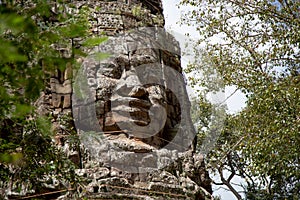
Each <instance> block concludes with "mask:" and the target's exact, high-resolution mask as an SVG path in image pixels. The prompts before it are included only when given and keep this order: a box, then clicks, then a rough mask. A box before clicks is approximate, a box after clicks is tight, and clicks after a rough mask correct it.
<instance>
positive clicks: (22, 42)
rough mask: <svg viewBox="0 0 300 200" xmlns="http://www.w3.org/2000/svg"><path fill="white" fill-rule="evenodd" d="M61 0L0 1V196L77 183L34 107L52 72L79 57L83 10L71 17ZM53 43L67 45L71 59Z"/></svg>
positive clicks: (45, 119)
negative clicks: (57, 184) (76, 41)
mask: <svg viewBox="0 0 300 200" xmlns="http://www.w3.org/2000/svg"><path fill="white" fill-rule="evenodd" d="M61 3H62V2H60V1H56V2H54V1H53V2H52V3H51V1H50V3H49V2H48V1H43V0H33V1H0V44H1V45H0V85H1V86H0V188H1V190H0V198H1V196H2V195H3V196H4V195H8V194H9V193H10V192H12V191H14V192H21V193H22V192H26V191H27V192H30V191H34V192H35V193H37V194H39V193H44V192H47V191H48V190H45V184H50V185H51V184H54V185H55V183H54V182H55V180H59V181H60V183H64V184H62V185H60V186H59V187H58V189H70V188H72V187H73V185H74V184H76V177H75V176H74V169H75V166H74V164H73V163H72V162H71V161H69V160H68V159H66V158H65V156H64V155H63V153H62V152H61V150H59V149H58V148H56V147H55V146H54V145H53V141H52V136H53V132H52V131H51V122H50V120H49V117H48V116H39V115H38V114H37V112H36V107H35V105H34V103H35V102H36V101H37V99H38V98H39V97H40V95H41V91H42V90H44V88H45V86H46V85H47V82H48V81H49V77H50V75H51V73H53V72H55V70H57V69H60V70H62V71H63V70H64V68H65V67H66V65H67V63H68V64H71V65H73V67H74V69H75V68H76V61H75V59H76V57H78V56H80V55H84V53H83V52H82V51H80V50H79V49H78V48H75V47H74V43H73V40H74V38H78V37H80V38H82V39H85V38H87V37H88V35H89V30H88V29H89V27H88V23H87V18H86V14H85V12H84V9H83V10H82V13H79V14H78V15H76V16H74V15H70V14H68V13H67V12H65V10H64V9H65V8H64V6H61V5H62V4H61ZM53 44H55V45H56V46H57V45H58V46H62V47H66V46H67V47H69V46H70V51H71V52H72V55H71V56H70V58H65V57H63V56H62V55H61V52H59V51H57V49H56V48H55V45H53ZM48 189H49V187H48ZM11 194H12V193H11Z"/></svg>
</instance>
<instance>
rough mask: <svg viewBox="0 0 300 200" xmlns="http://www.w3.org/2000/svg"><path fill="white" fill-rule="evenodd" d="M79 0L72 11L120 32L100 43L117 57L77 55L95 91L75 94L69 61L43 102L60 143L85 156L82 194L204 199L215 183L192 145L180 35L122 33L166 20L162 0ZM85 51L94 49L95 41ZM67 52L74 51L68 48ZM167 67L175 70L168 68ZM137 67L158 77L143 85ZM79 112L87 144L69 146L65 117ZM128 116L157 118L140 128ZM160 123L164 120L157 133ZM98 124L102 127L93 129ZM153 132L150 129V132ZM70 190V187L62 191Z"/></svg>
mask: <svg viewBox="0 0 300 200" xmlns="http://www.w3.org/2000/svg"><path fill="white" fill-rule="evenodd" d="M72 4H73V5H75V8H74V6H72V7H71V6H70V7H68V5H66V7H67V8H68V9H67V10H68V12H70V13H73V14H76V13H78V10H79V9H83V8H84V9H86V8H87V9H88V10H89V12H90V19H89V20H90V25H91V32H92V33H93V34H95V35H100V33H103V32H105V33H106V35H108V36H110V37H111V38H115V39H111V40H109V42H110V43H109V45H107V44H106V45H102V46H100V47H96V51H99V48H100V50H101V52H102V51H107V52H113V53H114V55H113V56H112V57H111V58H109V59H107V60H105V61H103V62H98V61H95V60H93V57H92V56H91V57H89V58H88V59H86V58H78V60H79V61H80V62H81V63H82V66H83V69H84V71H83V72H84V73H83V74H84V75H85V76H86V78H87V84H88V87H89V88H90V89H91V91H90V93H89V95H90V96H89V97H90V98H88V99H85V100H84V101H77V102H75V101H74V98H73V100H72V94H74V91H73V89H72V85H71V82H72V81H71V78H72V73H71V72H70V71H72V70H71V69H70V67H67V68H66V70H65V71H58V72H57V73H56V74H53V75H52V78H51V80H50V82H49V86H48V89H47V91H45V93H44V95H43V97H42V98H41V101H40V102H38V105H39V108H40V111H41V113H43V114H50V115H51V116H52V117H53V129H54V131H55V132H56V133H57V136H56V143H57V145H59V146H61V147H62V148H63V149H64V150H65V151H66V154H67V155H69V157H70V158H72V159H73V160H74V162H75V163H77V164H78V166H79V168H80V169H78V170H77V171H76V173H77V174H78V175H80V176H81V177H83V178H84V179H85V181H86V183H87V184H86V186H85V188H82V190H81V191H79V193H80V195H81V196H82V197H84V196H85V197H88V199H105V198H110V199H117V198H120V199H166V198H171V199H205V198H206V196H209V195H206V194H205V192H204V191H203V189H205V190H206V191H208V192H209V193H211V184H210V179H209V176H208V173H207V171H206V170H205V165H204V161H203V157H201V155H195V154H194V152H193V150H192V147H193V144H192V141H193V137H194V133H193V131H194V130H193V128H192V127H191V125H192V124H191V121H190V117H189V107H190V105H189V100H188V97H187V92H186V89H185V85H184V84H178V81H179V80H180V81H179V82H180V83H184V81H183V77H182V74H181V72H182V68H181V64H180V48H179V45H178V42H177V41H175V39H174V38H173V36H172V35H170V34H167V33H160V34H157V35H158V36H157V38H155V40H158V41H160V42H159V43H155V42H154V41H153V36H149V35H148V36H149V37H145V36H147V35H144V36H143V35H142V34H141V35H132V37H126V41H124V40H122V38H121V37H119V38H118V36H120V34H121V33H123V34H125V33H126V31H128V30H130V29H136V28H137V27H145V26H147V27H161V28H163V26H164V18H163V16H162V6H161V5H162V4H161V1H160V0H147V1H138V0H128V1H125V0H124V1H123V0H118V1H74V2H72ZM127 36H128V35H127ZM124 43H126V45H124ZM78 45H80V40H78ZM145 46H148V48H145ZM154 47H155V48H154ZM115 49H118V50H119V52H117V53H116V51H114V50H115ZM166 49H167V50H166ZM86 51H88V52H90V53H92V52H95V49H92V50H91V49H87V50H86ZM64 52H65V53H64V54H63V55H64V56H65V57H68V56H69V54H70V53H68V52H69V50H68V49H65V50H64ZM141 65H147V70H140V71H139V69H145V68H140V67H139V66H141ZM157 66H159V67H157ZM165 68H171V69H173V71H172V70H169V71H168V73H167V74H166V73H165V72H166V71H164V70H165ZM137 74H138V77H139V78H141V77H143V79H146V80H147V81H149V82H152V83H153V82H154V83H157V84H154V85H153V84H149V85H139V84H138V83H137V82H135V79H136V77H137ZM158 74H160V75H159V76H158ZM160 76H162V77H172V78H171V79H169V81H168V82H167V84H166V81H164V80H166V79H160V78H158V77H160ZM120 80H127V81H123V82H122V81H120ZM170 88H173V91H172V90H171V89H170ZM175 93H176V94H178V95H177V96H176V95H175ZM74 103H76V106H74ZM87 105H91V106H87ZM112 105H113V106H112ZM150 108H153V110H149V109H150ZM182 108H185V109H182ZM155 109H156V110H155ZM163 109H165V110H166V113H165V114H166V116H165V118H166V120H165V121H161V120H157V121H155V119H160V118H155V117H153V116H155V114H156V115H157V114H158V113H160V114H161V115H163V114H164V113H163V112H161V110H163ZM114 113H115V114H114ZM66 116H68V118H67V119H66ZM72 117H74V118H75V122H77V126H76V129H77V131H78V134H80V135H81V136H82V137H85V138H87V139H85V140H84V141H85V143H83V144H82V145H81V146H82V147H81V149H70V148H69V145H68V141H65V138H66V137H65V136H66V135H68V134H69V133H68V130H67V127H68V126H67V125H65V124H64V123H69V125H70V124H72ZM152 118H153V119H154V120H152V121H151V120H150V119H152ZM162 118H164V117H162ZM76 120H77V121H76ZM95 121H96V122H95ZM129 122H130V123H134V124H136V125H138V126H141V127H143V126H144V127H145V126H147V125H149V124H150V123H153V126H149V129H148V130H147V131H144V129H141V130H142V131H139V130H137V129H136V128H132V127H131V126H128V123H129ZM157 127H162V128H161V129H160V128H159V130H158V132H157V133H155V134H153V132H155V131H156V129H157ZM152 129H153V130H152ZM95 130H96V133H97V134H98V133H99V134H100V135H97V134H96V135H95V134H94V135H93V136H91V137H89V135H88V134H86V133H87V132H89V131H95ZM146 134H149V135H150V136H149V137H145V135H146ZM178 135H179V136H180V137H178V138H177V139H176V136H178ZM170 141H171V142H170ZM166 146H167V148H165V147H166ZM183 146H184V147H187V148H181V147H183ZM91 147H92V148H91ZM80 151H81V154H79V152H80ZM86 152H87V153H86ZM131 164H132V165H131ZM124 169H127V171H126V170H124ZM128 171H129V172H128ZM130 171H131V172H130ZM132 171H134V172H135V173H133V172H132ZM78 190H79V189H78ZM69 198H70V195H69V193H66V194H65V195H63V196H61V197H60V199H69Z"/></svg>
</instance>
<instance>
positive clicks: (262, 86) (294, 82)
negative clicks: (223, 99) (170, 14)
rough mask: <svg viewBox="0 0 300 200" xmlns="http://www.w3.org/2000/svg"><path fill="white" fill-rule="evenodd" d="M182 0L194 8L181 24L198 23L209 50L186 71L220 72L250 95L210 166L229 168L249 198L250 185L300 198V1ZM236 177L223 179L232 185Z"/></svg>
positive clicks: (203, 83)
mask: <svg viewBox="0 0 300 200" xmlns="http://www.w3.org/2000/svg"><path fill="white" fill-rule="evenodd" d="M181 3H182V4H185V5H187V4H188V5H191V6H193V7H192V9H191V10H190V11H189V12H188V13H186V15H185V17H183V18H182V22H183V23H187V24H189V25H193V26H196V28H197V30H198V32H199V36H200V39H199V41H198V44H200V45H201V46H204V48H203V50H202V51H203V52H205V54H204V56H203V57H202V58H203V59H202V60H200V59H199V58H198V59H197V64H195V63H192V64H191V65H190V66H189V68H188V69H187V72H191V73H195V71H201V73H202V74H209V73H210V71H211V70H216V71H217V72H218V73H219V74H221V76H222V78H223V80H224V84H225V85H226V86H231V85H234V86H236V87H237V88H238V89H239V90H241V91H242V92H244V93H245V94H246V95H247V97H248V100H247V102H246V108H245V109H244V110H243V111H241V112H240V113H237V114H235V115H229V114H228V117H227V121H226V123H225V128H224V130H223V132H222V134H221V137H220V139H219V143H218V145H217V146H216V148H215V149H214V150H213V151H212V152H211V154H210V155H209V159H210V164H211V166H212V167H213V168H214V169H215V170H216V171H217V172H218V173H219V174H220V176H221V175H222V174H223V173H224V170H225V169H226V170H228V171H229V172H230V173H231V175H232V176H236V175H238V176H240V177H242V178H243V179H244V181H245V182H246V183H247V185H248V187H247V189H246V191H248V193H247V195H248V196H247V198H249V199H251V198H250V197H249V195H250V191H251V192H252V195H259V196H263V197H261V199H270V198H272V199H297V198H299V194H300V188H299V181H298V180H299V179H300V171H299V169H300V166H299V165H300V163H299V160H300V153H299V152H300V151H299V150H300V149H299V142H300V136H299V133H300V120H299V119H300V115H299V113H300V101H299V99H300V98H299V89H300V81H299V80H300V75H299V73H300V66H299V63H300V56H299V50H300V45H299V44H300V32H299V28H300V15H299V10H300V2H299V1H280V0H276V1H269V0H259V1H250V0H217V1H212V0H201V1H195V0H182V2H181ZM198 44H197V45H196V47H195V48H199V47H198ZM207 66H210V67H207ZM192 79H193V81H194V82H193V84H195V85H200V86H201V87H206V88H209V89H211V90H214V88H212V87H211V86H210V85H209V84H206V81H204V80H205V79H196V78H192ZM206 80H207V79H206ZM200 99H201V98H200ZM202 102H203V101H202ZM206 108H207V106H206V107H205V109H206ZM205 109H204V110H203V111H205ZM202 115H203V113H202ZM204 118H207V114H204ZM231 175H230V176H229V177H228V178H227V179H226V178H224V177H223V178H224V179H223V180H221V184H223V185H226V186H227V187H230V185H231V184H230V181H231V178H232V176H231ZM231 186H232V185H231ZM229 189H230V188H229ZM230 190H231V191H232V192H233V193H235V192H236V191H234V188H232V189H230ZM253 191H256V192H257V193H256V194H254V193H253ZM262 191H263V192H262ZM262 194H264V195H262ZM235 196H236V197H237V198H238V199H240V198H241V196H239V194H235ZM256 198H258V196H257V197H254V198H252V199H256Z"/></svg>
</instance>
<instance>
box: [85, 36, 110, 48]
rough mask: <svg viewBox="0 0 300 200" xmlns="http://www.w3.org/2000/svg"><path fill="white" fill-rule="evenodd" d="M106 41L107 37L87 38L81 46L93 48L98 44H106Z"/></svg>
mask: <svg viewBox="0 0 300 200" xmlns="http://www.w3.org/2000/svg"><path fill="white" fill-rule="evenodd" d="M107 40H108V37H93V38H88V39H86V40H85V41H84V43H83V45H84V46H87V47H95V46H98V45H99V44H101V43H103V42H106V41H107Z"/></svg>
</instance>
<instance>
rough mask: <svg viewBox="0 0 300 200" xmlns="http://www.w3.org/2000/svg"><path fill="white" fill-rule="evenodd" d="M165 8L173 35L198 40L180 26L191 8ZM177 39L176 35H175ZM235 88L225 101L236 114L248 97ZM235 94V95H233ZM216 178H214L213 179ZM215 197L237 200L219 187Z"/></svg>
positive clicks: (173, 3) (168, 0)
mask: <svg viewBox="0 0 300 200" xmlns="http://www.w3.org/2000/svg"><path fill="white" fill-rule="evenodd" d="M162 2H163V7H164V16H165V20H166V24H165V28H166V29H167V30H168V31H170V32H173V33H179V34H178V35H184V34H186V33H189V34H190V35H191V36H192V37H195V38H197V37H198V33H197V32H196V30H195V28H194V27H189V26H187V25H180V24H179V21H180V16H181V13H182V12H184V11H187V10H189V9H191V8H190V7H188V6H187V7H180V8H178V7H177V4H178V3H179V2H180V0H162ZM174 36H175V37H176V34H174ZM186 62H187V61H186V60H182V65H183V67H184V65H185V64H186ZM234 91H236V88H235V87H234V86H232V87H226V88H225V100H226V102H225V103H226V104H227V108H228V112H229V113H236V112H238V111H240V110H241V109H242V108H243V107H244V106H245V101H246V97H245V95H244V94H242V93H241V92H240V91H236V92H235V93H234ZM233 93H234V94H233ZM214 178H216V177H213V179H214ZM233 182H235V183H239V182H240V180H239V179H235V180H233ZM213 189H214V195H220V196H221V198H222V200H234V199H236V198H235V197H234V196H233V194H232V193H231V192H228V191H226V190H224V189H218V187H214V188H213ZM237 189H238V190H242V188H237Z"/></svg>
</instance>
